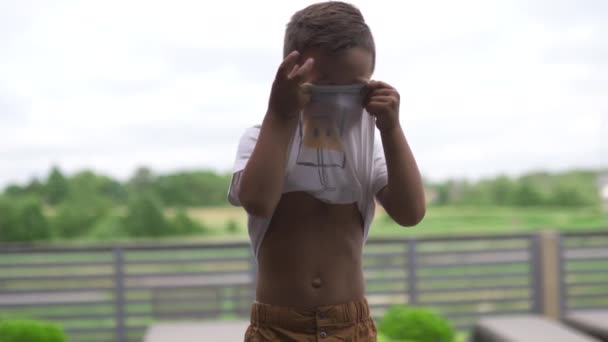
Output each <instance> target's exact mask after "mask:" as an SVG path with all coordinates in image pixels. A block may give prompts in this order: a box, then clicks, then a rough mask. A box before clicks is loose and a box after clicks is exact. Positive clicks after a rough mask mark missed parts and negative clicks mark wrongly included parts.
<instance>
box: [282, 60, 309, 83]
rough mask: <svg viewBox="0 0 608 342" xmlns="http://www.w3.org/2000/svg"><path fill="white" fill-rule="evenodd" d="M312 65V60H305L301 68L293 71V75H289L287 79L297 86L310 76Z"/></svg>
mask: <svg viewBox="0 0 608 342" xmlns="http://www.w3.org/2000/svg"><path fill="white" fill-rule="evenodd" d="M313 65H314V60H313V59H312V58H309V59H307V60H306V62H304V64H302V66H301V67H299V68H298V69H297V70H294V73H292V74H290V75H289V77H288V79H290V80H292V81H294V82H296V83H298V84H299V83H301V82H302V81H303V80H304V79H305V78H306V76H308V74H310V72H311V71H312V66H313Z"/></svg>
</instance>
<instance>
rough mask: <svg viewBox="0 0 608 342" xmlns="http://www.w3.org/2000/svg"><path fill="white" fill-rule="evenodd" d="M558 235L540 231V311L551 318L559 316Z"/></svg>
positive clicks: (559, 255) (558, 317)
mask: <svg viewBox="0 0 608 342" xmlns="http://www.w3.org/2000/svg"><path fill="white" fill-rule="evenodd" d="M559 240H560V235H559V234H558V233H557V232H554V231H543V232H541V233H540V254H541V259H540V261H541V268H540V269H541V274H542V275H541V279H542V313H543V314H544V315H545V316H547V317H549V318H552V319H556V320H558V319H560V318H561V312H560V309H561V300H562V299H561V297H562V293H561V285H560V284H561V281H562V276H561V272H560V268H561V266H560V259H561V251H560V249H559V246H560V242H559Z"/></svg>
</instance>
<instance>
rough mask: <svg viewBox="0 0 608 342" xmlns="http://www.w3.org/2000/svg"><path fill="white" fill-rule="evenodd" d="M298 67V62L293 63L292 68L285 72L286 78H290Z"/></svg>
mask: <svg viewBox="0 0 608 342" xmlns="http://www.w3.org/2000/svg"><path fill="white" fill-rule="evenodd" d="M299 67H300V66H299V65H298V64H296V65H294V66H293V68H291V70H290V71H289V74H287V79H290V78H291V77H292V75H293V74H295V73H296V71H298V68H299Z"/></svg>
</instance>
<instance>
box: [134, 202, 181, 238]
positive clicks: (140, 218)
mask: <svg viewBox="0 0 608 342" xmlns="http://www.w3.org/2000/svg"><path fill="white" fill-rule="evenodd" d="M124 227H125V230H126V231H127V232H128V234H129V236H131V237H161V236H167V235H170V234H171V231H170V228H169V222H168V221H167V219H166V218H165V214H164V211H163V207H162V204H161V203H160V200H159V199H158V198H157V197H156V196H154V195H153V194H152V193H147V192H144V193H141V194H139V195H136V196H134V197H133V198H131V199H130V200H129V204H128V206H127V215H126V217H125V221H124Z"/></svg>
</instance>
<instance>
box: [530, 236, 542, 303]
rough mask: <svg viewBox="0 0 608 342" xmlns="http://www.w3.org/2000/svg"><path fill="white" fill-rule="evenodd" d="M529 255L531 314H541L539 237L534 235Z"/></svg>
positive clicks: (540, 254)
mask: <svg viewBox="0 0 608 342" xmlns="http://www.w3.org/2000/svg"><path fill="white" fill-rule="evenodd" d="M529 253H530V257H531V265H530V271H529V272H530V279H531V281H532V284H531V287H532V288H531V290H532V312H533V313H536V314H542V313H543V274H542V272H543V270H542V260H541V259H542V253H541V235H540V234H534V235H533V236H532V238H531V239H530V245H529Z"/></svg>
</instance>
